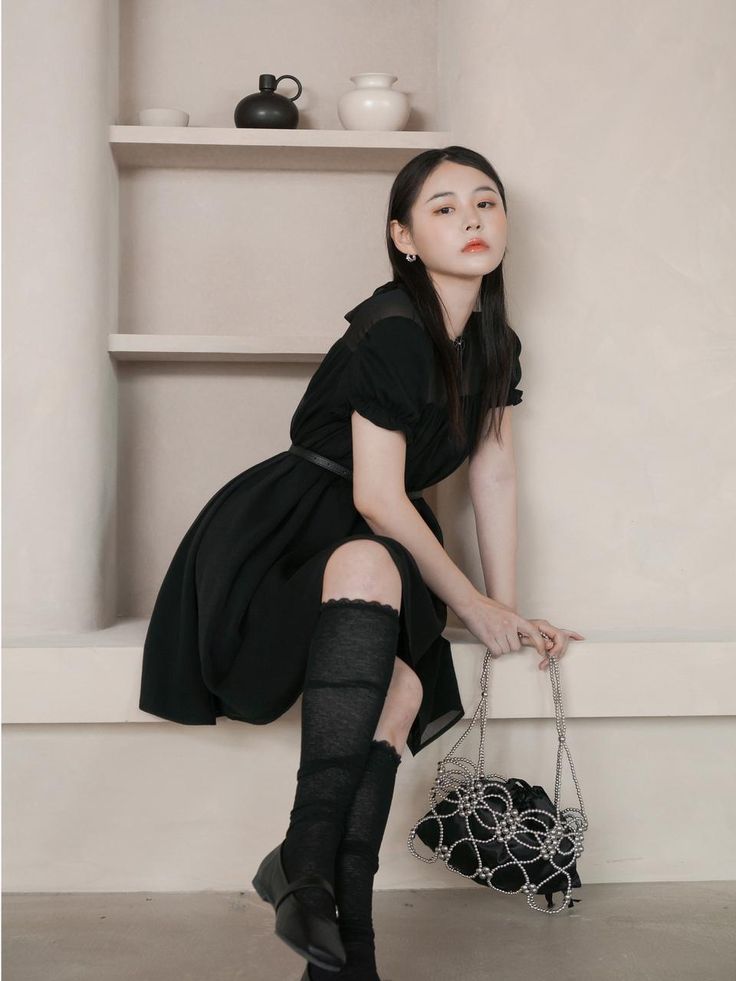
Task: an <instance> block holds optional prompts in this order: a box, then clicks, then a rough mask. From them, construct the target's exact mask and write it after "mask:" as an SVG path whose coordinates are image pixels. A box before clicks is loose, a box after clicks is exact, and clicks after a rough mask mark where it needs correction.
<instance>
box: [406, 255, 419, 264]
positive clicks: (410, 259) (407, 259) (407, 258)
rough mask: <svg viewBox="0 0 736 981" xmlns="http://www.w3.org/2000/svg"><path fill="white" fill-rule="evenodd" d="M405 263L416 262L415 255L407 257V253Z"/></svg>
mask: <svg viewBox="0 0 736 981" xmlns="http://www.w3.org/2000/svg"><path fill="white" fill-rule="evenodd" d="M406 261H407V262H416V261H417V257H416V256H415V255H409V253H407V256H406Z"/></svg>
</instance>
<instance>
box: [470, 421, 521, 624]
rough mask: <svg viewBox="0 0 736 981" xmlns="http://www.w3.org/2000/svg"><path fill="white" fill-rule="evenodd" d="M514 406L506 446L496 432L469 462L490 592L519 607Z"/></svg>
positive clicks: (504, 429) (504, 427) (504, 424)
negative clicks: (499, 439) (501, 442)
mask: <svg viewBox="0 0 736 981" xmlns="http://www.w3.org/2000/svg"><path fill="white" fill-rule="evenodd" d="M511 415H512V408H511V406H506V408H505V411H504V415H503V420H502V421H501V436H502V439H503V445H502V444H500V443H498V442H497V441H496V439H495V437H494V436H493V435H491V436H489V437H487V438H486V439H484V440H483V442H482V443H481V444H480V446H479V447H478V449H477V450H476V452H475V453H474V454H473V456H472V457H471V458H470V462H469V464H468V484H469V488H470V498H471V501H472V503H473V511H474V512H475V526H476V530H477V533H478V551H479V553H480V561H481V566H482V568H483V579H484V580H485V586H486V594H487V595H488V596H490V597H492V598H493V599H494V600H496V602H498V603H503V604H504V605H505V606H507V607H508V608H509V609H511V610H514V611H515V610H516V603H517V597H516V511H517V508H516V465H515V460H514V445H513V439H512V434H511Z"/></svg>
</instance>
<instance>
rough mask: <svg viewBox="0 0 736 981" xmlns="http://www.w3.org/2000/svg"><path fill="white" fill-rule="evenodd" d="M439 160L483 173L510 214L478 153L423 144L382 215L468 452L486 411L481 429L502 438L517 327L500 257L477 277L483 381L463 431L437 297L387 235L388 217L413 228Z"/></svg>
mask: <svg viewBox="0 0 736 981" xmlns="http://www.w3.org/2000/svg"><path fill="white" fill-rule="evenodd" d="M443 160H451V161H454V162H455V163H459V164H467V166H469V167H474V168H475V169H476V170H480V171H482V172H483V173H484V174H487V175H488V177H490V178H491V179H492V180H493V181H494V182H495V184H496V186H497V187H498V191H499V194H500V195H501V200H502V202H503V208H504V212H505V213H506V214H508V209H507V207H506V192H505V190H504V186H503V184H502V183H501V179H500V177H499V176H498V174H497V173H496V171H495V169H494V168H493V167H492V166H491V164H490V163H489V161H488V160H487V159H486V158H485V157H484V156H483V155H482V154H480V153H476V152H475V151H474V150H470V149H468V148H467V147H463V146H446V147H443V148H441V149H436V150H425V151H424V152H423V153H420V154H418V155H417V156H415V157H413V158H412V159H411V160H410V161H409V162H408V163H407V164H405V166H404V167H403V168H402V169H401V170H400V171H399V173H398V174H397V175H396V178H395V180H394V182H393V185H392V187H391V193H390V196H389V203H388V214H387V218H386V247H387V249H388V255H389V259H390V261H391V267H392V269H393V274H394V280H393V281H394V282H395V283H396V282H397V281H398V282H400V283H401V284H402V285H403V286H404V288H405V289H406V290H407V292H408V293H409V295H410V297H411V298H412V300H413V301H414V304H415V306H416V308H417V311H418V313H419V315H420V317H421V318H422V320H423V322H424V323H425V325H426V327H427V329H428V331H429V333H430V336H431V337H432V340H433V341H434V345H435V349H436V352H437V356H438V359H439V365H440V368H441V371H442V376H443V378H444V380H445V386H446V390H447V404H448V412H449V418H450V429H451V435H452V437H453V438H454V439H455V440H457V441H458V443H459V444H460V443H462V442H463V441H464V440H465V439H468V446H469V452H470V453H472V452H473V450H474V449H475V448H476V446H477V445H478V444H479V442H480V441H481V439H482V437H483V435H484V433H483V429H484V424H485V420H486V418H487V417H488V416H489V412H490V418H489V425H488V429H487V431H486V434H485V435H488V434H490V432H491V430H493V431H494V432H495V435H496V438H497V439H498V440H500V438H501V432H500V427H501V418H502V417H503V411H504V407H505V404H506V396H507V395H508V391H509V388H510V386H511V381H512V370H513V366H514V360H515V357H516V354H517V347H516V337H515V332H514V331H513V330H512V329H511V327H510V325H509V323H508V320H507V316H506V301H505V297H504V285H503V260H502V261H501V262H500V263H499V265H498V266H497V267H496V268H495V269H494V270H493V271H492V272H489V273H486V275H484V276H483V278H482V281H481V287H480V293H479V300H480V312H479V317H478V320H479V327H480V331H479V334H480V338H479V339H480V343H479V346H478V352H479V357H480V358H481V360H482V377H483V379H484V383H483V386H482V395H481V402H480V405H481V411H480V414H479V417H478V423H477V426H476V428H475V432H473V433H470V434H467V433H466V432H465V424H464V420H463V412H462V405H461V401H460V395H461V393H460V387H459V384H458V376H457V358H458V352H457V350H456V347H455V345H454V344H453V341H452V339H451V338H450V337H449V336H448V333H447V329H446V328H445V323H444V318H443V316H442V306H441V303H440V299H439V297H438V295H437V292H436V290H435V288H434V285H433V283H432V280H431V279H430V277H429V274H428V273H427V269H426V267H425V265H424V263H423V262H422V260H421V257H420V256H417V258H416V261H414V262H407V261H406V255H405V253H404V252H402V251H401V250H400V249H397V248H396V246H395V244H394V241H393V238H392V237H391V222H392V221H393V220H394V219H396V220H397V221H398V222H400V223H401V224H402V225H404V226H406V227H408V228H409V231H410V232H411V209H412V206H413V205H414V202H415V201H416V199H417V197H418V195H419V193H420V192H421V189H422V185H423V184H424V182H425V180H426V179H427V177H429V175H430V174H431V173H432V171H433V170H434V169H435V168H436V167H437V166H438V165H439V164H440V163H442V161H443Z"/></svg>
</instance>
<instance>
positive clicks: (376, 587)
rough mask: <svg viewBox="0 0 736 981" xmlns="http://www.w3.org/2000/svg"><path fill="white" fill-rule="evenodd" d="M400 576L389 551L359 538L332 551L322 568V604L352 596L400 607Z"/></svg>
mask: <svg viewBox="0 0 736 981" xmlns="http://www.w3.org/2000/svg"><path fill="white" fill-rule="evenodd" d="M401 592H402V583H401V574H400V573H399V570H398V567H397V565H396V562H395V560H394V558H393V556H392V554H391V552H390V551H389V550H388V548H387V547H386V546H385V545H384V544H383V543H382V542H378V541H374V540H372V539H368V538H358V539H355V540H353V541H350V542H344V543H343V544H342V545H338V547H337V548H336V549H335V550H334V551H333V553H332V554H331V555H330V557H329V559H328V560H327V564H326V565H325V571H324V576H323V586H322V601H323V602H324V601H325V600H327V599H331V598H339V597H341V596H353V597H356V598H360V599H368V600H376V601H377V602H380V603H390V604H391V605H392V606H395V607H396V608H397V609H399V608H400V606H401Z"/></svg>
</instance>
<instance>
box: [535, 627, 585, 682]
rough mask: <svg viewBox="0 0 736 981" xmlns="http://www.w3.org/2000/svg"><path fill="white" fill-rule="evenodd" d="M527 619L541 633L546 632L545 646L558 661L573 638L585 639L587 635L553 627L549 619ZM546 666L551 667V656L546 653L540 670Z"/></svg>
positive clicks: (548, 652) (540, 663) (540, 664)
mask: <svg viewBox="0 0 736 981" xmlns="http://www.w3.org/2000/svg"><path fill="white" fill-rule="evenodd" d="M527 619H528V620H529V623H533V624H534V625H535V626H536V627H537V628H538V630H539V632H540V633H541V634H546V638H545V644H544V646H545V647H546V649H547V654H554V656H555V657H556V658H557V660H558V661H559V659H560V658H561V657H563V656H564V654H565V651H566V650H567V645H568V644H569V643H570V640H571V639H572V640H585V637H583V635H582V634H579V633H578V632H577V631H576V630H565V629H564V627H553V626H552V624H551V623H550V622H549V620H532V619H531V618H529V617H528V618H527ZM545 668H549V657H547V656H546V655H545V657H543V658H542V660H541V661H540V662H539V670H540V671H543V670H544V669H545Z"/></svg>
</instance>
